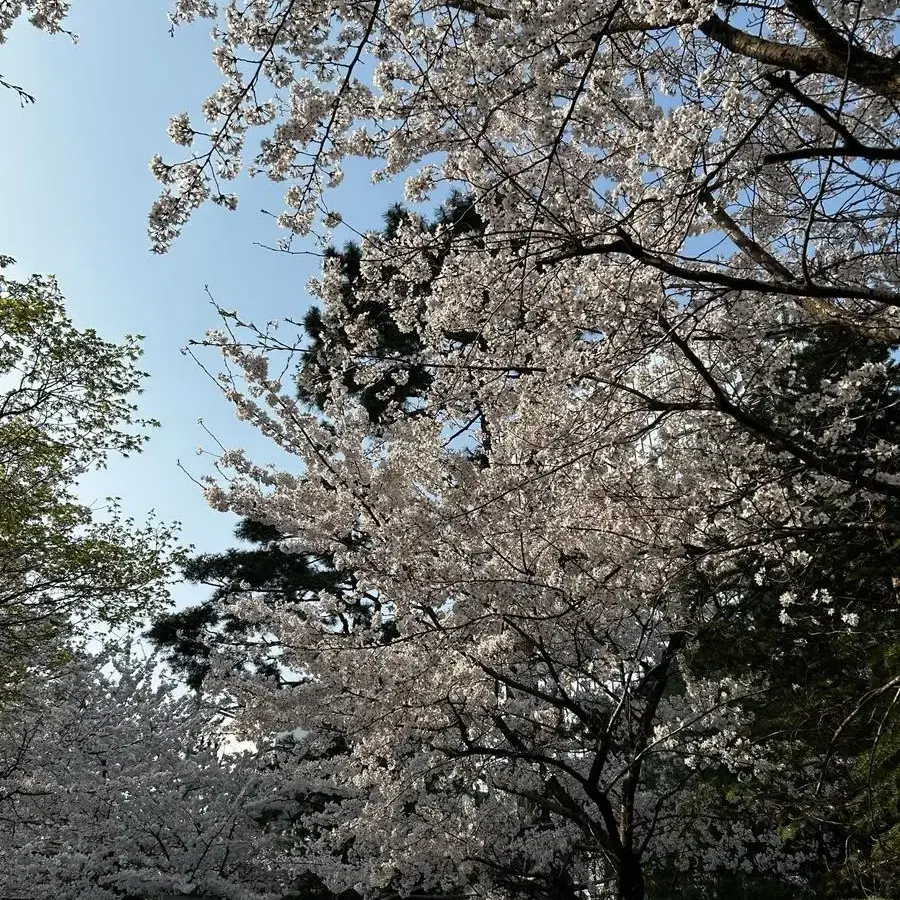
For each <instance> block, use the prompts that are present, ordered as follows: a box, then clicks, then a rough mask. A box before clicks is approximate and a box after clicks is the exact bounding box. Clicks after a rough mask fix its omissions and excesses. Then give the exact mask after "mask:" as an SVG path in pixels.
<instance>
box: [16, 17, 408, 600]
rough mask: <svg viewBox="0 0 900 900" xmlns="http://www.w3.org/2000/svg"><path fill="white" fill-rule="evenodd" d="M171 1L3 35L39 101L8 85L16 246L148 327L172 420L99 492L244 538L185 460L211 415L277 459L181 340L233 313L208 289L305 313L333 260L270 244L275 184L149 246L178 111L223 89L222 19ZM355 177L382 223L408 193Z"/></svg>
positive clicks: (230, 434) (97, 324)
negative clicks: (156, 247) (150, 217)
mask: <svg viewBox="0 0 900 900" xmlns="http://www.w3.org/2000/svg"><path fill="white" fill-rule="evenodd" d="M167 11H168V4H167V2H166V0H78V2H76V3H74V4H73V12H72V15H71V17H70V20H69V26H70V27H71V29H72V30H73V31H74V32H76V33H77V34H78V35H79V37H80V40H79V42H78V44H74V45H73V44H72V43H71V41H70V40H69V39H68V38H67V37H65V36H59V35H57V36H48V35H46V34H43V33H41V32H37V31H35V30H34V29H33V28H31V27H30V26H29V25H27V23H24V22H23V23H20V24H19V25H18V26H17V27H16V28H15V29H14V30H13V33H12V34H11V36H10V39H9V41H8V42H7V43H6V44H5V45H3V46H0V76H2V77H4V78H6V79H7V80H9V81H12V82H13V83H15V84H21V85H22V86H23V87H24V88H26V89H27V90H28V91H29V92H31V93H32V94H34V95H35V96H36V97H37V104H36V105H34V106H29V107H26V108H24V109H20V108H19V105H18V102H17V100H16V98H15V96H14V95H13V94H12V93H11V92H9V91H3V92H0V253H5V254H8V255H10V256H13V257H14V258H15V259H16V260H17V261H18V263H19V265H18V268H17V269H16V274H17V275H18V276H20V277H24V276H27V275H28V274H29V273H31V272H40V273H44V274H55V275H56V276H57V278H58V279H59V281H60V284H61V286H62V289H63V292H64V293H65V295H66V297H67V302H68V309H69V313H70V315H71V316H72V318H73V319H74V320H75V322H76V324H77V325H79V326H81V327H84V326H92V327H94V328H96V329H97V330H98V331H99V332H100V333H101V334H102V335H103V336H104V337H106V338H108V339H112V340H115V339H118V338H120V337H121V336H122V335H123V334H124V333H126V332H131V333H140V334H143V335H146V341H145V350H146V356H145V358H144V361H143V367H144V369H146V370H147V371H148V372H149V373H150V376H151V377H150V379H149V381H148V383H147V390H146V393H145V394H144V395H143V397H142V398H141V407H142V412H143V414H144V415H146V416H149V417H153V418H157V419H159V420H160V421H161V422H162V427H161V428H160V429H158V430H156V431H155V432H154V434H153V437H152V440H151V442H150V444H149V446H148V449H147V450H146V451H145V453H144V454H143V455H142V456H141V457H138V458H134V459H129V460H125V461H122V462H114V463H113V464H112V465H111V466H110V468H109V469H108V470H107V471H106V472H103V473H101V474H99V475H97V476H93V477H91V478H90V479H88V480H87V481H86V483H85V486H84V498H85V500H86V501H88V502H99V501H100V500H102V498H103V497H105V496H107V495H115V496H120V497H121V498H122V500H123V505H124V508H125V510H126V511H127V512H128V513H129V514H131V515H134V516H136V517H137V518H143V517H144V516H145V515H146V514H147V512H148V511H149V510H150V509H155V511H156V513H157V514H158V515H159V516H160V517H161V518H162V519H165V520H173V519H179V520H181V521H182V522H183V524H184V530H183V534H184V537H185V538H186V539H187V540H188V541H190V542H192V543H194V544H195V545H196V546H197V548H198V549H200V550H216V549H222V548H224V547H225V546H226V545H227V544H228V543H229V541H230V540H231V531H232V528H233V526H234V520H233V519H232V518H231V517H229V516H224V515H222V514H221V513H216V512H213V511H212V510H210V509H209V508H207V507H206V505H205V502H204V500H203V497H202V495H201V494H200V492H199V490H198V489H197V488H196V487H195V486H194V484H193V483H192V482H191V481H190V480H189V479H188V478H187V477H186V476H185V475H184V474H183V473H182V472H180V471H179V469H178V468H177V460H178V459H181V460H182V461H183V462H184V463H185V465H186V466H188V467H189V468H191V469H192V471H194V472H195V473H197V474H200V473H201V472H203V471H204V468H203V466H204V463H203V460H201V459H198V457H197V456H196V455H195V450H196V448H197V446H198V445H200V444H204V443H205V444H206V445H207V446H209V445H210V442H209V440H208V439H206V437H205V435H204V433H203V431H202V429H201V428H200V426H199V425H198V424H197V420H198V419H200V418H201V417H202V418H203V419H204V421H205V423H206V425H207V426H208V427H209V428H210V429H211V430H212V431H213V432H214V433H215V434H216V436H217V437H218V438H219V439H220V440H221V441H222V443H224V444H225V445H226V446H235V445H241V446H251V448H253V449H254V452H255V455H257V456H260V455H264V453H265V449H264V448H265V445H264V444H262V443H260V442H259V441H257V440H255V438H254V436H253V435H252V433H249V431H248V429H247V427H246V426H243V425H241V424H240V423H238V422H237V421H236V419H235V418H234V416H233V414H232V413H231V410H230V408H229V407H228V405H227V404H226V403H225V401H224V400H223V399H222V398H221V397H220V396H219V395H218V393H217V391H216V389H215V387H214V386H213V385H212V384H211V383H210V382H209V380H208V378H207V376H205V375H204V374H203V372H202V371H200V370H199V369H198V368H197V366H196V365H195V364H194V363H193V362H192V361H191V360H190V359H189V358H187V357H185V356H183V355H181V353H180V349H181V348H182V347H183V346H184V345H185V344H186V343H187V342H188V341H189V340H190V339H192V338H200V337H202V335H203V333H204V332H205V331H206V330H207V329H208V328H210V327H214V326H215V324H216V320H215V316H214V313H213V310H212V309H211V308H210V305H209V301H208V298H207V297H206V294H205V293H204V285H209V288H210V291H211V292H212V294H213V295H214V296H215V298H216V300H217V301H218V302H220V303H221V304H222V305H223V306H224V307H226V308H231V309H238V310H239V311H240V312H241V313H242V315H243V316H244V317H245V318H249V319H254V320H258V321H266V320H268V319H272V318H283V317H285V316H291V317H294V318H297V317H300V316H302V314H303V310H304V309H305V308H306V307H307V305H308V303H309V300H308V297H307V294H306V290H305V285H306V282H307V280H308V278H309V277H310V275H312V274H314V273H315V271H316V270H317V263H316V260H315V259H314V258H312V257H305V256H288V255H285V254H279V253H274V252H272V251H270V250H265V249H262V248H260V247H258V246H255V245H254V242H256V241H259V242H263V243H274V241H275V240H276V239H277V237H278V236H279V232H278V231H277V229H276V228H275V227H274V224H273V222H272V220H271V219H270V218H269V217H267V216H265V215H263V214H261V212H260V209H261V208H266V209H269V210H272V211H275V212H277V211H278V210H279V209H280V207H279V202H280V196H281V189H278V188H277V187H276V186H273V185H270V184H266V183H264V182H262V181H260V180H259V179H257V180H255V181H249V182H247V183H244V184H243V185H242V186H241V189H240V194H241V204H240V207H239V210H238V212H237V213H232V214H229V213H226V212H224V211H222V210H220V209H218V208H212V207H210V208H209V209H205V210H201V211H200V212H199V213H198V214H197V215H196V216H195V218H194V219H193V221H192V222H191V223H190V225H189V226H188V228H187V229H186V231H185V233H184V235H183V236H182V238H181V239H180V240H179V241H178V242H177V243H176V244H175V247H174V248H173V249H172V250H171V251H170V252H169V254H168V255H166V256H156V255H154V254H152V253H151V252H150V250H149V242H148V239H147V233H146V216H147V212H148V210H149V208H150V204H151V203H152V201H153V199H154V198H155V196H156V194H157V184H156V182H155V181H154V179H153V177H152V176H151V174H150V172H149V170H148V165H147V164H148V161H149V159H150V157H151V156H152V155H153V154H154V153H157V152H161V153H162V154H163V156H168V157H176V158H177V156H178V154H179V152H180V148H176V147H174V146H173V145H171V144H170V142H169V139H168V137H167V135H166V126H167V124H168V120H169V118H170V117H171V116H172V115H173V114H175V113H178V112H181V111H183V110H187V111H188V112H190V113H191V114H192V116H195V117H196V116H197V113H198V110H199V107H200V104H201V102H202V100H203V99H204V98H205V97H206V96H207V94H208V93H210V92H211V91H212V90H213V89H214V88H215V87H217V86H218V84H219V73H218V70H217V69H216V68H215V66H214V64H213V63H212V59H211V51H212V48H213V43H212V41H211V39H210V37H209V35H208V24H204V23H200V25H199V26H198V27H194V28H190V29H187V30H180V31H178V32H176V35H175V37H174V38H172V37H170V36H169V33H168V21H167V18H166V14H167ZM251 146H252V145H251ZM346 172H347V178H346V180H345V183H344V185H342V187H341V194H342V195H343V199H344V202H343V203H342V205H341V207H342V210H344V211H345V210H346V209H347V206H348V205H350V206H351V207H352V211H353V218H352V221H351V224H352V225H353V226H354V227H355V228H358V229H361V230H364V229H367V228H373V227H376V226H377V225H378V223H379V220H380V216H381V214H382V212H383V210H384V209H385V207H386V206H387V205H388V204H389V203H391V202H395V201H396V200H398V199H399V196H400V188H399V187H398V186H391V185H388V186H381V185H379V186H378V187H374V186H372V185H371V184H370V183H369V179H368V169H366V168H364V167H363V165H362V164H360V165H359V166H358V167H356V168H355V169H354V168H353V167H352V166H351V167H348V168H347V169H346ZM347 200H349V201H350V204H348V203H347V202H346V201H347ZM311 249H314V248H311ZM209 363H210V364H211V365H213V366H214V365H215V359H214V358H213V357H212V356H210V358H209ZM257 448H258V449H257ZM177 593H178V596H179V597H180V598H181V599H182V600H183V599H185V598H186V597H188V596H196V594H195V593H194V592H186V591H185V590H184V589H182V590H180V591H178V592H177Z"/></svg>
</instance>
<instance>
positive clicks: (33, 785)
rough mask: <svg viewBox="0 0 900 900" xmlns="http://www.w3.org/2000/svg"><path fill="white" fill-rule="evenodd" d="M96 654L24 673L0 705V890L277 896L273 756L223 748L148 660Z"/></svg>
mask: <svg viewBox="0 0 900 900" xmlns="http://www.w3.org/2000/svg"><path fill="white" fill-rule="evenodd" d="M102 662H103V660H100V661H98V660H94V659H89V658H84V659H76V660H74V661H73V662H72V663H71V664H70V665H69V666H68V667H67V668H65V669H63V670H58V671H56V672H55V673H53V674H52V675H50V676H49V677H47V678H46V680H45V681H43V682H41V681H40V680H39V679H38V678H35V679H34V680H32V681H30V682H29V684H28V686H27V689H25V690H23V692H22V695H21V696H20V697H19V698H18V700H17V702H16V703H15V704H9V705H7V706H5V707H4V708H3V709H2V710H0V722H2V729H0V893H2V895H3V896H4V897H8V898H21V900H44V898H71V900H82V898H85V900H86V898H96V900H124V898H142V900H144V898H147V900H149V898H159V900H168V898H171V897H173V896H194V897H215V898H220V900H222V898H234V900H237V898H241V900H262V898H274V897H281V896H284V895H285V893H286V892H287V891H288V889H289V888H290V886H291V884H292V878H293V875H294V872H293V863H292V859H291V857H292V850H291V843H290V842H289V841H285V840H283V839H282V836H283V835H284V834H285V833H286V831H287V830H288V829H289V828H290V815H289V814H290V811H291V810H292V809H293V808H294V807H295V806H296V803H295V800H294V797H293V795H292V793H291V787H292V785H291V780H290V775H289V773H288V772H287V771H286V770H285V769H284V766H283V765H282V766H281V768H280V769H278V770H276V767H275V766H274V765H272V764H271V763H270V762H267V760H268V758H269V756H270V755H271V754H266V753H262V754H256V753H254V754H248V753H243V754H241V753H229V752H227V751H228V745H229V741H228V740H227V738H226V735H225V734H224V731H223V729H224V728H225V727H226V725H227V722H223V719H222V716H221V715H219V714H218V713H217V712H216V710H215V708H213V707H210V706H208V705H204V704H201V703H199V702H198V701H197V700H196V699H194V698H188V697H185V696H181V697H178V696H177V694H173V693H172V688H173V687H174V686H175V685H173V684H170V683H167V682H166V681H165V680H164V679H163V681H162V682H161V683H160V684H157V685H155V686H154V684H153V682H154V680H157V679H158V678H159V673H156V674H154V672H153V669H152V667H143V668H142V667H140V666H134V665H132V664H130V663H128V662H127V661H124V660H123V659H122V658H121V657H120V658H118V659H115V660H114V661H113V662H110V661H107V665H106V667H105V668H103V669H101V664H102ZM112 665H114V666H115V670H111V666H112ZM223 750H225V751H226V752H225V753H224V755H223ZM282 756H284V754H282ZM276 771H277V773H278V779H277V783H276V781H275V779H274V776H275V774H276ZM263 823H266V824H265V825H264V824H263Z"/></svg>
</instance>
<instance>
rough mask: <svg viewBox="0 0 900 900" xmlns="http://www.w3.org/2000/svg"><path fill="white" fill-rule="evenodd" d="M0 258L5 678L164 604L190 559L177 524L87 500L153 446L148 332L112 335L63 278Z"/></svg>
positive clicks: (0, 632)
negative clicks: (113, 472)
mask: <svg viewBox="0 0 900 900" xmlns="http://www.w3.org/2000/svg"><path fill="white" fill-rule="evenodd" d="M11 263H12V260H10V259H9V258H7V257H4V258H2V259H0V265H2V268H0V684H6V685H9V684H12V683H15V682H16V681H17V680H18V678H19V676H20V675H21V673H22V671H23V670H24V669H25V668H27V667H28V666H29V665H31V664H32V663H33V658H34V653H35V651H36V650H37V649H38V648H40V649H44V650H45V649H46V648H47V647H48V646H50V645H56V646H59V647H61V648H62V647H64V646H65V642H66V640H67V639H69V638H71V637H74V636H77V635H80V634H83V633H84V632H85V629H87V628H90V627H92V626H94V625H96V624H98V623H102V624H105V625H109V626H116V625H121V624H123V623H125V622H127V621H129V620H131V619H132V618H133V617H135V616H136V615H145V614H148V613H151V612H153V611H154V610H158V609H159V608H160V607H161V604H162V602H163V600H164V598H165V597H166V581H167V579H169V578H170V577H171V576H172V575H173V574H174V571H175V565H176V564H177V562H178V561H179V560H180V559H181V556H180V554H179V552H178V551H177V550H176V548H175V536H174V533H173V530H172V529H171V528H168V527H166V526H163V525H160V524H158V523H155V522H150V523H148V524H143V525H138V524H137V523H135V522H134V521H133V520H131V519H129V518H126V517H124V516H123V515H122V513H121V512H120V511H119V508H118V506H117V504H116V502H115V501H114V500H110V501H109V504H108V506H107V508H106V509H105V510H104V512H103V515H102V516H100V515H96V514H95V511H94V510H92V509H90V508H89V507H87V506H86V505H84V504H83V503H81V502H80V501H79V500H78V497H77V493H76V488H77V482H78V479H79V478H80V477H81V476H82V475H84V474H85V473H87V472H89V471H91V470H92V469H97V468H101V467H103V466H104V465H105V464H106V461H107V459H108V457H109V455H110V454H111V453H119V454H124V455H128V454H131V453H135V452H138V451H139V450H140V449H141V447H142V446H143V444H144V442H145V440H146V435H145V433H144V432H145V429H146V427H147V426H152V425H155V424H156V423H155V422H152V421H149V420H145V419H142V418H140V417H139V416H138V414H137V408H136V406H135V404H134V402H133V397H134V395H135V394H137V393H139V392H140V383H141V380H142V378H143V373H142V372H141V371H140V370H139V369H138V368H137V362H138V359H139V358H140V355H141V350H140V346H139V340H140V339H139V337H137V336H128V337H127V338H126V339H125V342H124V343H123V344H113V343H109V342H107V341H105V340H103V339H102V338H100V337H99V335H98V334H97V333H96V332H95V331H93V330H92V329H86V330H80V329H78V328H76V327H75V326H74V325H73V324H72V322H71V320H70V319H69V318H68V317H67V316H66V313H65V309H64V305H63V298H62V296H61V294H60V292H59V288H58V286H57V284H56V282H55V281H54V280H53V279H49V278H42V277H39V276H33V277H32V278H30V279H29V280H27V281H24V282H22V281H16V280H14V279H12V278H10V277H9V276H8V275H7V270H8V267H9V266H10V265H11Z"/></svg>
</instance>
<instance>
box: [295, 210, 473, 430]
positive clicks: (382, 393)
mask: <svg viewBox="0 0 900 900" xmlns="http://www.w3.org/2000/svg"><path fill="white" fill-rule="evenodd" d="M409 219H410V213H409V212H407V211H406V210H405V209H404V208H403V207H402V206H392V207H391V208H390V209H388V211H387V212H386V213H385V216H384V220H385V226H384V230H383V232H382V235H383V237H384V238H385V239H388V240H389V239H391V238H392V237H394V236H395V235H396V233H397V230H398V228H399V227H400V226H401V224H402V223H403V222H404V221H407V220H409ZM427 227H428V228H429V229H430V230H431V231H432V232H435V231H437V229H438V228H445V229H446V239H445V240H444V241H443V242H442V243H441V244H440V245H439V246H438V247H437V248H436V249H435V250H434V251H433V254H432V262H431V273H432V275H431V277H432V279H433V278H434V277H435V276H436V275H437V274H438V273H439V272H440V269H441V266H442V265H443V262H444V259H445V258H446V255H447V252H448V250H449V248H450V245H451V243H452V242H454V241H457V240H458V239H459V238H461V237H463V236H466V237H470V238H471V239H476V240H477V238H478V236H479V235H480V234H481V233H482V232H483V231H484V222H483V221H482V219H481V217H480V216H479V215H478V213H477V211H476V210H475V207H474V205H473V204H472V201H471V199H470V198H468V197H466V196H465V195H462V194H453V195H452V196H451V197H450V199H449V200H448V201H447V202H446V203H445V204H444V205H443V206H442V207H441V208H440V209H439V210H438V213H437V214H436V216H435V218H434V220H433V221H432V222H431V223H429V224H428V225H427ZM325 256H326V259H336V260H338V264H339V266H340V271H341V275H342V277H343V284H344V290H343V293H342V296H341V302H342V304H343V306H344V309H343V310H342V315H343V316H346V318H347V319H348V320H350V321H352V322H354V323H355V324H364V325H365V326H366V328H367V329H368V330H369V331H370V332H374V335H375V342H374V343H375V347H376V350H375V351H374V356H362V357H358V358H359V367H355V366H348V367H347V368H346V369H345V370H344V372H343V373H342V377H343V381H344V385H345V387H346V388H347V390H348V391H349V392H350V393H351V394H353V395H354V396H357V397H359V399H360V402H361V403H362V405H363V406H364V407H365V409H366V411H367V412H368V415H369V419H370V421H371V422H372V426H373V430H376V431H377V429H378V426H379V424H381V423H382V422H383V421H384V417H385V415H387V414H388V412H389V411H391V410H401V411H402V412H403V414H408V413H409V409H408V408H407V407H406V404H407V403H408V401H410V400H412V399H413V398H415V397H419V396H421V395H422V394H424V393H425V391H427V389H428V386H429V385H430V384H431V376H430V374H429V373H428V370H427V368H426V367H425V366H423V365H422V364H421V362H420V361H418V359H417V355H418V353H419V351H420V349H421V345H420V341H419V338H418V335H416V334H415V333H414V332H410V331H403V330H402V329H401V328H400V327H399V326H398V325H397V323H396V322H395V321H394V319H393V317H392V316H391V313H390V308H389V304H388V301H387V298H386V297H385V299H383V300H381V299H378V298H377V297H373V296H372V295H373V293H375V294H377V291H375V292H373V291H365V292H364V298H361V297H360V287H361V286H362V275H361V271H360V263H361V259H362V250H361V248H360V246H359V245H358V244H354V243H350V244H347V245H346V246H345V247H344V249H343V250H337V249H336V248H334V247H332V248H329V249H328V250H327V251H326V254H325ZM394 275H396V269H393V268H391V267H388V266H385V267H383V268H382V271H381V272H380V281H381V283H384V284H387V283H388V282H389V281H390V280H391V278H392V277H393V276H394ZM430 286H431V281H430V280H427V281H425V282H423V283H421V284H412V285H407V286H406V287H407V290H410V291H412V292H413V293H414V294H415V295H418V296H420V297H422V299H423V301H424V299H425V298H426V297H427V295H428V292H429V291H430ZM366 287H372V285H366ZM375 287H376V288H377V287H378V285H377V284H376V285H375ZM423 311H424V307H423ZM303 326H304V329H305V331H306V334H307V337H308V339H309V345H308V348H307V350H306V351H305V353H304V362H303V365H302V367H301V370H300V372H299V373H298V379H297V384H298V394H299V396H300V398H301V399H302V400H305V401H306V402H307V403H309V404H310V405H312V406H315V407H317V408H319V409H321V408H322V406H323V405H324V403H325V398H326V395H327V386H328V384H329V382H330V381H331V378H332V375H333V373H332V360H331V352H330V348H334V347H335V346H340V347H343V348H345V349H347V350H349V351H350V353H351V355H356V354H355V351H354V347H355V345H354V341H353V339H352V338H351V337H350V336H349V335H348V334H347V332H346V330H345V329H344V328H343V326H342V325H341V324H340V323H339V322H338V321H337V320H335V319H334V318H331V319H325V318H324V317H323V316H322V313H321V311H320V310H319V309H318V308H317V307H313V308H312V309H310V311H309V312H308V313H307V314H306V317H305V318H304V320H303ZM452 337H454V338H455V339H457V340H460V341H462V342H463V343H465V342H466V341H467V340H471V339H472V336H466V335H454V336H452ZM376 358H377V360H378V362H379V363H381V364H382V365H381V373H380V377H379V378H378V379H377V380H375V381H374V382H371V383H370V382H368V381H366V383H363V382H362V381H361V380H360V379H359V368H360V367H366V366H367V365H368V364H370V363H371V362H372V361H373V360H374V359H376ZM401 374H402V376H403V377H402V378H401V377H398V376H400V375H401Z"/></svg>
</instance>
